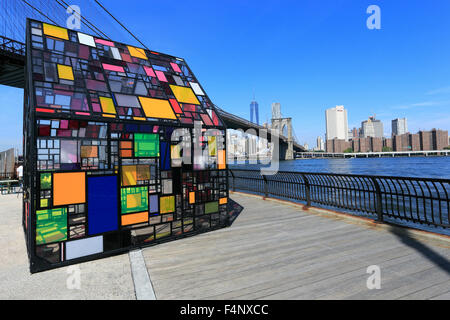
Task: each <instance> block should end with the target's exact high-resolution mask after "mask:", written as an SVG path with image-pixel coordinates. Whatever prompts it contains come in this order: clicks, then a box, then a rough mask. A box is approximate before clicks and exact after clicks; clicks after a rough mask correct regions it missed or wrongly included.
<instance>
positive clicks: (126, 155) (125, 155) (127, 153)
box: [120, 150, 133, 158]
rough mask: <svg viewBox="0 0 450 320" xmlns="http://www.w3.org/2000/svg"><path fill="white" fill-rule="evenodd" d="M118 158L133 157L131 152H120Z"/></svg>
mask: <svg viewBox="0 0 450 320" xmlns="http://www.w3.org/2000/svg"><path fill="white" fill-rule="evenodd" d="M120 156H121V157H122V158H131V157H132V156H133V155H132V151H131V150H120Z"/></svg>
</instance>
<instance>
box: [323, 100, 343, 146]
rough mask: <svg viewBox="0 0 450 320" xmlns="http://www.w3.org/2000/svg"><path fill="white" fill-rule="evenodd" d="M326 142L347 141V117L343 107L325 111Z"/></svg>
mask: <svg viewBox="0 0 450 320" xmlns="http://www.w3.org/2000/svg"><path fill="white" fill-rule="evenodd" d="M325 121H326V126H327V140H333V139H339V140H345V141H348V116H347V110H345V108H344V106H336V107H335V108H331V109H328V110H326V111H325Z"/></svg>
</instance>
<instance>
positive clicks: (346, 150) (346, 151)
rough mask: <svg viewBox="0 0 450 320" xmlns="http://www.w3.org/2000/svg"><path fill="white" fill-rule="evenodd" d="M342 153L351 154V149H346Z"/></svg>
mask: <svg viewBox="0 0 450 320" xmlns="http://www.w3.org/2000/svg"><path fill="white" fill-rule="evenodd" d="M344 153H353V148H347V149H345V150H344Z"/></svg>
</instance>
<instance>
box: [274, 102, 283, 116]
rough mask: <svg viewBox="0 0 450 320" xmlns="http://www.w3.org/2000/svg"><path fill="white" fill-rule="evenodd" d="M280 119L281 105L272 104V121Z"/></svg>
mask: <svg viewBox="0 0 450 320" xmlns="http://www.w3.org/2000/svg"><path fill="white" fill-rule="evenodd" d="M281 118H282V117H281V103H272V119H281Z"/></svg>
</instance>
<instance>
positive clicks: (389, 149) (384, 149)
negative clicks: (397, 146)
mask: <svg viewBox="0 0 450 320" xmlns="http://www.w3.org/2000/svg"><path fill="white" fill-rule="evenodd" d="M383 152H392V148H391V147H383Z"/></svg>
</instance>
